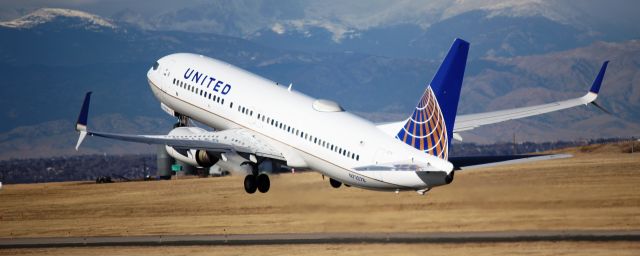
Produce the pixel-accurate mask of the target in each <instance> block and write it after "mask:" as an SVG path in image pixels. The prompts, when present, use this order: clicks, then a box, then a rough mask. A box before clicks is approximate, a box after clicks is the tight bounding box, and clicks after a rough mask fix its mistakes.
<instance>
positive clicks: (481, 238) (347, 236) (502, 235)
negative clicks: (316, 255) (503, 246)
mask: <svg viewBox="0 0 640 256" xmlns="http://www.w3.org/2000/svg"><path fill="white" fill-rule="evenodd" d="M542 241H553V242H558V241H572V242H577V241H589V242H594V241H598V242H608V241H640V230H630V231H614V230H609V231H604V230H598V231H499V232H437V233H303V234H301V233H291V234H246V235H244V234H233V235H169V236H161V235H157V236H118V237H106V236H105V237H51V238H16V239H11V238H2V239H0V248H51V247H81V246H157V245H162V246H192V245H286V244H352V243H504V242H542Z"/></svg>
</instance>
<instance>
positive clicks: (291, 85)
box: [287, 83, 293, 91]
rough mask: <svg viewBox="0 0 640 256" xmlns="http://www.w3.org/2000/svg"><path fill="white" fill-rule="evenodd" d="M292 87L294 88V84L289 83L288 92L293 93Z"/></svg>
mask: <svg viewBox="0 0 640 256" xmlns="http://www.w3.org/2000/svg"><path fill="white" fill-rule="evenodd" d="M291 87H293V83H289V88H287V91H291Z"/></svg>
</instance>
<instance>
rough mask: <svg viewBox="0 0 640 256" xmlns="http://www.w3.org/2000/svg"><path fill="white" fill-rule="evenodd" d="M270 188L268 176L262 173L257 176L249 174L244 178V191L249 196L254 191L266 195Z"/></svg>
mask: <svg viewBox="0 0 640 256" xmlns="http://www.w3.org/2000/svg"><path fill="white" fill-rule="evenodd" d="M270 187H271V182H270V181H269V176H268V175H266V174H264V173H262V174H259V175H257V176H256V175H253V174H249V175H247V176H246V177H244V191H246V192H247V193H249V194H253V193H255V192H256V190H258V191H260V193H267V191H269V188H270Z"/></svg>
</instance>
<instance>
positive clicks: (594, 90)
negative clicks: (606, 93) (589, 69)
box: [589, 61, 609, 94]
mask: <svg viewBox="0 0 640 256" xmlns="http://www.w3.org/2000/svg"><path fill="white" fill-rule="evenodd" d="M607 65H609V61H605V62H604V63H602V67H601V68H600V72H599V73H598V76H597V77H596V80H593V84H592V85H591V89H589V92H592V93H595V94H598V92H599V91H600V85H602V79H604V72H605V71H606V70H607Z"/></svg>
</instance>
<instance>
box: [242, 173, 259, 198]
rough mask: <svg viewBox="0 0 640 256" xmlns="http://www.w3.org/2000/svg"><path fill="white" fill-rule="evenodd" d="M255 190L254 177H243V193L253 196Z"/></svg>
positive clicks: (256, 183)
mask: <svg viewBox="0 0 640 256" xmlns="http://www.w3.org/2000/svg"><path fill="white" fill-rule="evenodd" d="M256 189H258V181H257V179H256V176H254V175H247V176H246V177H244V191H246V192H247V193H249V194H253V193H255V192H256Z"/></svg>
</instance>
